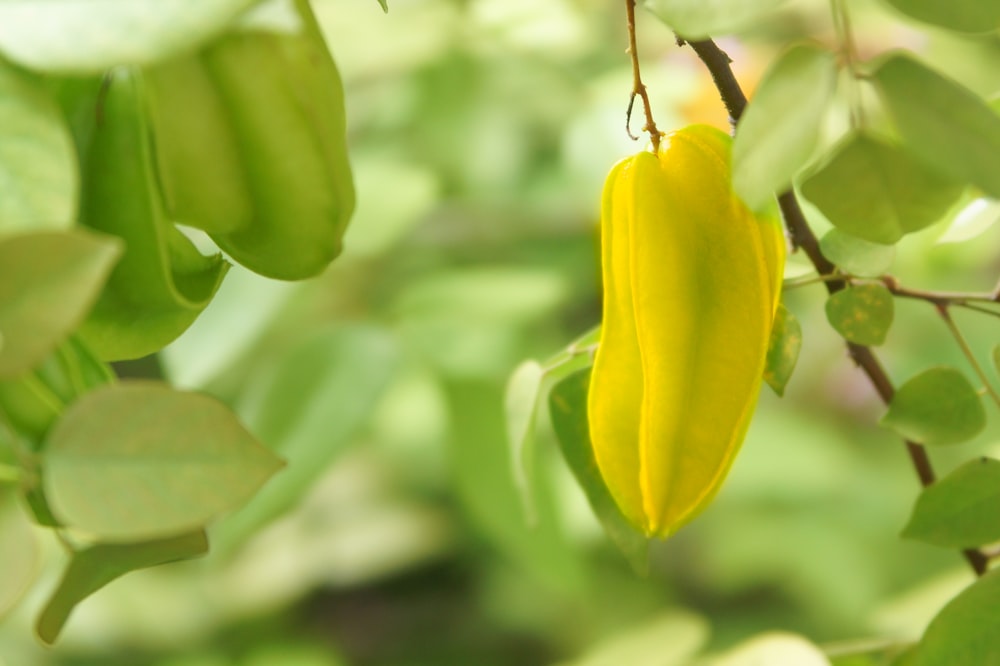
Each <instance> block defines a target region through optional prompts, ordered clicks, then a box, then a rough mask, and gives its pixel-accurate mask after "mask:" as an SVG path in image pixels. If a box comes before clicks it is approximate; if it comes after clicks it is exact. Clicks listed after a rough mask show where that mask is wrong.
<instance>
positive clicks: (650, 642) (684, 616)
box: [570, 611, 709, 666]
mask: <svg viewBox="0 0 1000 666" xmlns="http://www.w3.org/2000/svg"><path fill="white" fill-rule="evenodd" d="M708 635H709V628H708V623H707V622H706V621H705V620H704V619H703V618H701V617H699V616H697V615H693V614H691V613H686V612H680V611H670V612H666V613H662V614H660V615H658V616H654V617H653V618H651V619H649V620H647V621H645V622H643V623H641V624H639V625H637V626H634V627H630V628H629V629H627V630H626V631H622V632H620V633H618V634H616V635H614V636H613V637H611V638H609V639H608V640H606V641H604V642H602V643H598V644H597V645H596V646H595V647H594V648H592V649H591V650H590V651H589V652H588V653H587V654H586V655H584V656H583V657H582V658H580V659H577V660H575V661H572V662H570V666H625V664H627V665H628V666H688V665H689V664H690V663H691V660H692V658H693V657H694V656H695V655H696V654H697V653H698V651H699V650H700V649H701V648H702V647H703V646H704V645H705V644H706V643H707V642H708Z"/></svg>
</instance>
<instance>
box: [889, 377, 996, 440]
mask: <svg viewBox="0 0 1000 666" xmlns="http://www.w3.org/2000/svg"><path fill="white" fill-rule="evenodd" d="M881 423H882V425H884V426H886V427H888V428H891V429H893V430H895V431H896V432H897V433H899V434H900V435H901V436H902V437H905V438H906V439H910V440H913V441H915V442H919V443H921V444H927V445H930V446H938V445H946V444H960V443H962V442H965V441H968V440H970V439H972V438H973V437H975V436H976V435H977V434H978V433H979V431H981V430H982V429H983V428H984V427H986V411H985V410H984V409H983V403H982V400H980V398H979V394H978V393H976V389H974V388H973V387H972V384H970V383H969V380H968V379H966V378H965V375H963V374H962V373H961V372H959V371H958V370H955V369H954V368H948V367H938V368H931V369H930V370H925V371H924V372H922V373H920V374H919V375H917V376H916V377H913V378H912V379H910V380H909V381H907V382H906V383H905V384H903V385H902V386H900V387H899V389H898V390H897V391H896V395H895V396H894V397H893V399H892V402H890V403H889V410H888V411H887V412H886V414H885V416H883V417H882V421H881Z"/></svg>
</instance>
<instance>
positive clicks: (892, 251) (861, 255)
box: [819, 229, 896, 277]
mask: <svg viewBox="0 0 1000 666" xmlns="http://www.w3.org/2000/svg"><path fill="white" fill-rule="evenodd" d="M819 249H820V250H821V251H822V252H823V256H824V257H826V258H827V259H829V260H830V261H832V262H833V263H835V264H836V265H837V266H838V267H839V268H840V269H841V270H842V271H844V272H845V273H849V274H850V275H857V276H860V277H874V276H877V275H882V274H883V273H886V272H887V271H888V270H889V269H890V268H892V261H893V259H894V258H895V257H896V248H895V247H893V246H892V245H883V244H881V243H872V242H870V241H866V240H864V239H863V238H858V237H857V236H853V235H851V234H848V233H844V232H843V231H840V230H839V229H830V231H828V232H826V233H825V234H823V237H822V238H821V239H820V241H819Z"/></svg>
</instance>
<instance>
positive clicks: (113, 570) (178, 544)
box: [35, 530, 208, 644]
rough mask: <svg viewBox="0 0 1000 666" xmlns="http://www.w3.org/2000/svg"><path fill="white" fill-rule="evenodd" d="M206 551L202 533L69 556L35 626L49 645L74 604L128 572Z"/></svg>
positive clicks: (97, 547)
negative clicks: (63, 570)
mask: <svg viewBox="0 0 1000 666" xmlns="http://www.w3.org/2000/svg"><path fill="white" fill-rule="evenodd" d="M207 552H208V539H207V538H206V537H205V533H204V532H203V531H200V530H199V531H197V532H192V533H190V534H182V535H180V536H171V537H166V538H163V539H157V540H153V541H144V542H140V543H122V544H107V543H101V544H97V545H95V546H91V547H90V548H87V549H85V550H81V551H78V552H75V553H73V556H72V558H71V559H70V562H69V566H68V567H67V568H66V572H65V573H64V574H63V577H62V580H60V581H59V585H58V587H56V589H55V592H53V593H52V596H51V597H50V598H49V601H48V603H47V604H46V605H45V608H44V610H42V614H41V615H40V616H39V618H38V623H37V624H36V625H35V631H36V632H37V633H38V637H39V638H41V639H42V640H43V641H44V642H45V643H48V644H52V643H53V642H55V640H56V638H58V637H59V633H60V632H61V631H62V628H63V626H64V625H65V624H66V620H68V619H69V615H70V613H72V612H73V609H74V608H76V606H77V604H79V603H80V602H81V601H83V600H84V599H86V598H87V597H89V596H90V595H92V594H93V593H94V592H97V591H98V590H99V589H101V588H102V587H104V586H105V585H107V584H108V583H110V582H111V581H113V580H115V579H116V578H119V577H121V576H124V575H125V574H127V573H129V572H130V571H135V570H137V569H145V568H148V567H153V566H157V565H160V564H166V563H168V562H174V561H177V560H185V559H190V558H193V557H198V556H200V555H204V554H205V553H207Z"/></svg>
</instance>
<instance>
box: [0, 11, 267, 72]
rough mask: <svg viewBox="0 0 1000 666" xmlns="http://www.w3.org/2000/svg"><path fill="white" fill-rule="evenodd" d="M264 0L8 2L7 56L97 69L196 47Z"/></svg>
mask: <svg viewBox="0 0 1000 666" xmlns="http://www.w3.org/2000/svg"><path fill="white" fill-rule="evenodd" d="M257 2H258V0H199V1H198V2H191V1H190V0H87V2H79V0H45V2H37V1H36V0H5V1H4V2H0V53H3V54H4V55H5V56H7V57H8V58H10V59H11V60H13V61H15V62H17V63H19V64H21V65H24V66H26V67H29V68H31V69H38V70H45V71H50V72H63V73H90V74H96V73H99V72H101V71H102V70H104V69H106V68H108V67H112V66H114V65H121V64H147V63H150V62H154V61H156V60H158V59H161V58H164V57H166V56H169V55H173V54H176V53H180V52H182V51H185V50H189V49H193V48H195V47H197V46H198V45H199V44H201V43H203V42H205V41H206V40H208V39H210V38H211V37H214V36H215V35H217V34H219V33H220V32H221V31H222V30H223V29H224V28H225V27H226V26H227V25H229V24H230V23H231V22H232V21H233V20H234V19H236V18H237V17H238V16H239V15H240V14H241V13H242V12H243V11H245V10H246V9H248V8H250V7H252V6H253V5H254V4H256V3H257Z"/></svg>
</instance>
